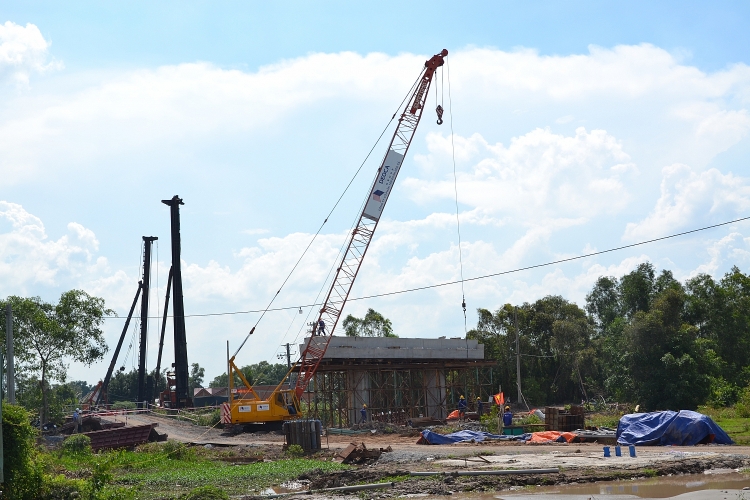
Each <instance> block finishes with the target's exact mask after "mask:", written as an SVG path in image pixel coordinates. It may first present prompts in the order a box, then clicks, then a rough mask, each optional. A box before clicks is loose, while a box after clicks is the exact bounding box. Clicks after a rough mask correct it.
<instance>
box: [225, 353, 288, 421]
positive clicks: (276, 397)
mask: <svg viewBox="0 0 750 500" xmlns="http://www.w3.org/2000/svg"><path fill="white" fill-rule="evenodd" d="M290 373H291V371H290ZM235 374H236V375H237V377H239V379H240V381H241V382H242V385H243V386H244V387H235V386H234V375H235ZM288 378H289V373H287V374H286V376H285V377H284V380H282V381H281V382H280V383H279V385H277V386H276V388H275V389H274V390H273V391H272V392H271V394H270V395H269V397H267V398H266V399H263V398H262V397H261V396H260V395H258V393H257V392H256V391H255V389H254V388H253V386H252V385H251V384H250V382H248V380H247V378H245V375H244V374H243V373H242V371H241V370H240V369H239V368H237V365H235V364H234V356H232V357H231V358H230V359H229V403H225V404H224V407H223V408H222V411H223V414H222V423H224V424H225V425H227V424H229V425H240V426H246V427H244V429H238V430H246V431H249V432H252V430H253V427H255V426H257V429H258V430H279V429H281V426H282V424H283V423H284V421H286V420H293V419H295V418H298V416H299V415H301V413H302V412H301V408H300V404H299V398H297V397H296V395H295V393H294V389H282V388H281V387H282V386H283V385H284V383H285V382H286V381H287V380H288ZM250 426H253V427H250Z"/></svg>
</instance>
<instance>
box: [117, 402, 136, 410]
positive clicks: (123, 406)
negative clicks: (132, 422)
mask: <svg viewBox="0 0 750 500" xmlns="http://www.w3.org/2000/svg"><path fill="white" fill-rule="evenodd" d="M136 408H137V406H136V405H135V403H133V402H132V401H117V402H115V403H114V404H112V409H113V410H135V409H136Z"/></svg>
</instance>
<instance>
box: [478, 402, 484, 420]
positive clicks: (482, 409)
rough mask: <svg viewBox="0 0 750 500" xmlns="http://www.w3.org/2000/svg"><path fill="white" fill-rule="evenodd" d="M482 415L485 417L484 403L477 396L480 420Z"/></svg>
mask: <svg viewBox="0 0 750 500" xmlns="http://www.w3.org/2000/svg"><path fill="white" fill-rule="evenodd" d="M482 415H484V403H482V398H480V397H479V396H477V416H479V418H480V420H481V418H482Z"/></svg>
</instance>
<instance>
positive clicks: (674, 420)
mask: <svg viewBox="0 0 750 500" xmlns="http://www.w3.org/2000/svg"><path fill="white" fill-rule="evenodd" d="M617 442H618V443H619V444H624V445H628V444H634V445H663V446H670V445H674V446H694V445H696V444H703V443H715V444H734V442H733V441H732V439H731V438H730V437H729V436H728V435H727V433H726V432H724V430H723V429H722V428H721V427H719V426H718V425H716V422H714V421H713V420H711V417H707V416H706V415H703V414H702V413H697V412H694V411H690V410H680V411H679V412H676V411H655V412H651V413H631V414H630V415H624V416H623V417H622V418H621V419H620V423H619V424H618V425H617Z"/></svg>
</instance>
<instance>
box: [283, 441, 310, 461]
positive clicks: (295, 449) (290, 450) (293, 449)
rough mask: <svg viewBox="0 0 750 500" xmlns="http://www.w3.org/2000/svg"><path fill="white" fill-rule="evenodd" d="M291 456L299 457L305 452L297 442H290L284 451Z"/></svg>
mask: <svg viewBox="0 0 750 500" xmlns="http://www.w3.org/2000/svg"><path fill="white" fill-rule="evenodd" d="M284 453H285V454H286V456H288V457H291V458H299V457H301V456H303V455H304V454H305V450H304V449H303V448H302V447H301V446H300V445H298V444H290V445H289V446H288V447H287V449H286V451H285V452H284Z"/></svg>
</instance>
